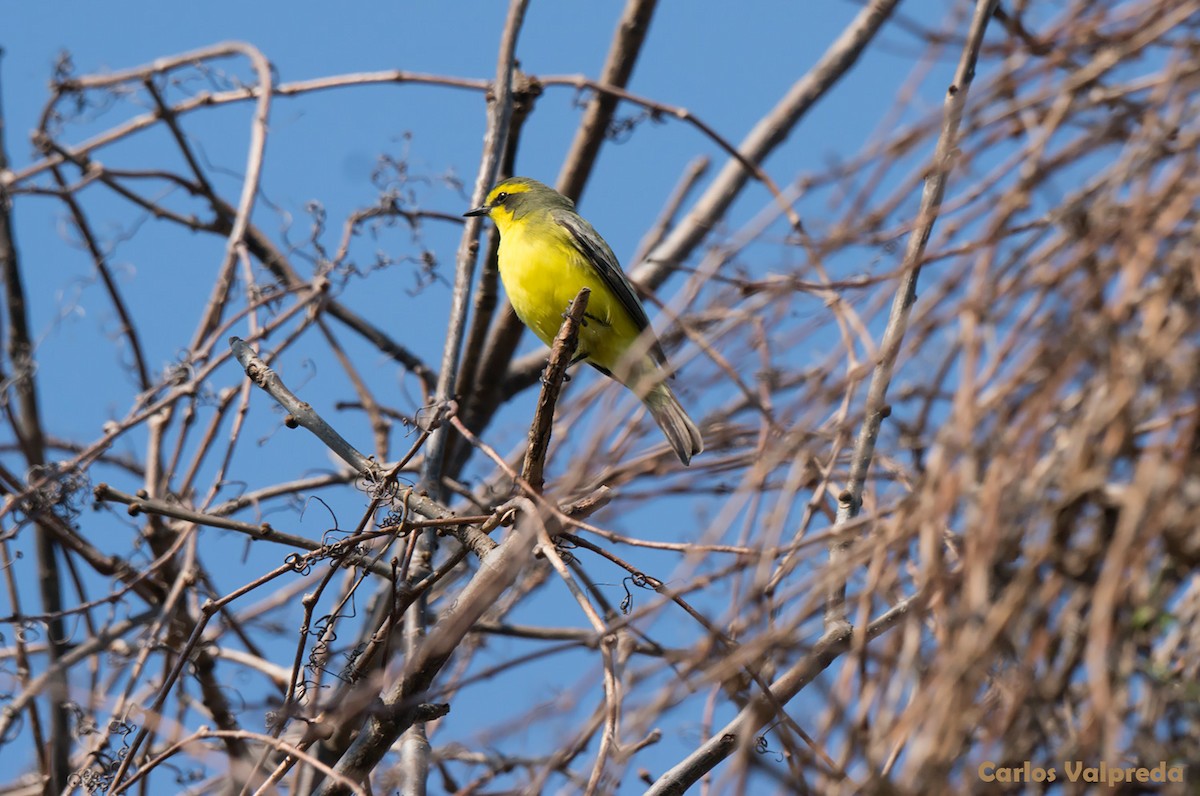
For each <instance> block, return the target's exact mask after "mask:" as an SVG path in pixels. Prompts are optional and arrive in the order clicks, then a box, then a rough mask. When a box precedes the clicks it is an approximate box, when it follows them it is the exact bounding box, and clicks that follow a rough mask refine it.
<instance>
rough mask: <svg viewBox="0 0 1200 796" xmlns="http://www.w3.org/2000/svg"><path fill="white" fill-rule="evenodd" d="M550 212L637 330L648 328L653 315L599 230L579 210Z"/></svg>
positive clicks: (655, 348)
mask: <svg viewBox="0 0 1200 796" xmlns="http://www.w3.org/2000/svg"><path fill="white" fill-rule="evenodd" d="M550 215H551V217H552V218H553V219H554V220H555V221H556V222H557V223H558V224H559V225H560V226H562V227H563V229H565V230H567V232H569V233H571V239H572V240H573V241H574V242H575V248H577V249H578V250H579V253H580V254H582V255H583V256H584V258H586V259H587V261H588V262H589V263H591V264H592V266H593V267H594V268H595V269H596V271H597V272H598V273H599V274H600V278H601V279H602V280H604V284H605V285H606V286H607V287H608V288H609V289H610V290H611V291H612V292H613V294H614V295H615V296H616V297H617V299H618V300H619V301H620V302H621V306H622V307H624V308H625V311H626V312H628V313H629V317H630V318H632V319H633V322H634V324H635V325H636V326H637V328H638V331H639V332H645V331H646V330H647V329H649V328H650V318H648V317H647V316H646V309H645V307H643V306H642V301H641V299H639V298H638V296H637V291H636V290H635V289H634V287H633V284H632V283H631V282H630V281H629V277H627V276H625V272H624V271H622V270H621V266H620V264H618V263H617V256H616V255H615V254H613V251H612V249H610V248H609V247H608V244H607V243H605V242H604V238H602V237H600V233H599V232H597V231H596V230H595V228H594V227H592V225H591V224H589V223H588V222H587V221H584V220H583V219H582V218H581V217H580V216H579V214H577V213H572V212H570V211H567V210H551V211H550ZM650 335H651V339H652V343H651V345H650V356H651V357H652V358H653V359H654V361H655V362H657V363H658V364H659V365H662V366H663V367H666V365H667V355H666V354H664V353H663V350H662V346H661V345H659V342H658V338H656V337H654V332H653V331H651V332H650Z"/></svg>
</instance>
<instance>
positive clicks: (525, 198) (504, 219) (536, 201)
mask: <svg viewBox="0 0 1200 796" xmlns="http://www.w3.org/2000/svg"><path fill="white" fill-rule="evenodd" d="M556 208H562V209H565V210H574V209H575V203H574V202H572V201H571V200H570V199H568V198H567V197H565V196H563V195H562V194H560V193H559V192H558V191H556V190H554V189H553V188H551V187H550V186H549V185H545V184H543V183H540V182H538V181H537V180H531V179H530V178H528V177H509V178H508V179H507V180H503V181H501V182H498V183H496V187H494V188H492V190H491V191H489V192H488V195H487V198H486V199H484V201H483V204H481V205H480V206H479V207H476V208H475V209H474V210H468V211H467V212H466V213H463V215H464V216H487V217H488V218H490V219H492V221H494V222H495V223H496V226H497V227H499V228H500V234H501V235H503V234H504V231H505V230H506V229H507V228H508V225H509V224H511V223H512V222H513V221H516V220H517V219H520V218H523V217H524V216H526V215H528V214H529V213H534V212H546V211H549V210H554V209H556Z"/></svg>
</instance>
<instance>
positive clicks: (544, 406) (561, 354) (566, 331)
mask: <svg viewBox="0 0 1200 796" xmlns="http://www.w3.org/2000/svg"><path fill="white" fill-rule="evenodd" d="M591 294H592V291H591V290H589V289H588V288H586V287H585V288H581V289H580V291H579V295H577V296H576V297H575V298H574V300H573V301H572V302H571V306H570V307H568V308H567V311H566V313H565V314H564V316H563V322H562V325H561V326H559V327H558V335H557V336H556V337H555V338H554V344H553V346H551V350H550V361H549V363H548V364H547V365H546V372H545V375H544V376H543V380H542V392H541V394H540V395H539V396H538V403H537V410H536V411H535V412H534V415H533V423H532V424H531V425H530V426H529V447H528V448H527V449H526V450H525V465H524V467H523V468H522V469H521V477H522V478H524V479H525V481H526V482H528V484H529V485H530V486H531V487H532V488H533V489H534V490H536V491H538V492H541V491H542V487H543V486H544V485H545V473H544V470H545V466H546V450H547V448H549V447H550V434H551V431H552V425H553V423H554V407H555V405H556V404H557V402H558V394H559V392H560V391H561V390H562V385H563V381H564V378H565V377H566V375H567V368H568V367H570V365H571V361H572V359H574V357H575V349H576V347H577V345H578V343H579V325H580V323H582V322H583V314H584V313H585V312H586V311H587V305H588V297H589V296H590V295H591Z"/></svg>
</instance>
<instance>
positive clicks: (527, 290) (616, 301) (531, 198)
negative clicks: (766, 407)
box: [465, 177, 704, 464]
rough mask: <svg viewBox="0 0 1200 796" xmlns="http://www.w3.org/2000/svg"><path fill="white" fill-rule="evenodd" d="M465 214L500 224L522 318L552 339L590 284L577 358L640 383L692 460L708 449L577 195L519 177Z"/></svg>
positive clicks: (511, 290) (507, 274) (674, 442)
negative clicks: (571, 196) (574, 301)
mask: <svg viewBox="0 0 1200 796" xmlns="http://www.w3.org/2000/svg"><path fill="white" fill-rule="evenodd" d="M465 215H468V216H488V217H489V218H491V219H492V221H494V222H495V224H496V228H497V229H499V230H500V252H499V265H500V279H501V280H502V281H503V282H504V289H505V291H506V292H507V293H508V300H509V301H510V302H512V306H513V309H514V310H515V311H516V313H517V317H518V318H520V319H521V321H522V323H524V324H525V325H526V326H528V327H529V328H530V329H532V330H533V332H534V334H536V335H537V336H538V337H539V338H541V340H542V342H543V343H545V344H546V345H551V344H552V343H553V341H554V336H555V334H557V333H558V327H559V325H560V324H561V323H562V316H563V311H564V310H565V309H566V308H567V306H568V305H569V304H570V303H571V300H572V299H574V298H575V296H576V295H577V294H578V293H579V289H580V288H584V287H587V288H590V289H591V291H592V295H591V297H590V298H589V299H588V306H587V313H586V314H585V315H584V321H583V325H582V328H581V329H580V330H579V348H578V351H577V354H576V359H577V360H582V361H584V362H587V363H588V364H589V365H591V366H592V367H594V368H596V369H597V370H599V371H600V372H601V373H604V374H606V375H608V376H611V377H612V378H614V379H616V380H617V381H619V382H621V383H622V384H624V385H625V386H626V387H628V388H629V389H631V390H633V391H634V393H635V394H636V395H637V396H638V397H639V398H640V399H641V400H642V402H643V403H644V404H645V405H646V409H648V410H649V412H650V415H651V416H652V417H653V418H654V420H655V421H656V422H657V423H658V425H659V427H660V428H662V430H663V434H665V435H666V437H667V441H668V442H670V443H671V447H672V448H674V449H675V453H677V454H678V455H679V459H680V461H682V462H683V463H684V464H687V463H689V462H690V461H691V459H692V457H693V456H695V455H696V454H697V453H699V452H700V451H702V450H703V449H704V442H703V441H702V440H701V438H700V431H699V429H697V428H696V424H695V423H693V422H692V419H691V418H690V417H688V415H687V412H685V411H684V410H683V407H682V406H680V405H679V399H677V398H676V397H675V393H673V392H671V388H670V387H669V386H668V385H667V383H666V378H667V377H668V375H669V374H668V367H667V358H666V355H665V354H663V350H662V346H660V345H659V343H658V340H657V339H656V338H655V337H654V331H653V330H652V329H651V328H650V319H649V318H647V317H646V310H645V308H643V307H642V302H641V301H640V300H639V299H638V297H637V292H636V291H635V290H634V288H633V285H631V284H630V283H629V279H628V278H627V277H626V276H625V274H624V273H623V272H622V271H621V266H620V265H619V264H618V263H617V258H616V255H614V254H613V252H612V249H610V248H609V246H608V244H607V243H605V242H604V238H602V237H600V233H598V232H596V230H595V229H593V228H592V225H591V224H589V223H588V222H587V221H584V220H583V218H582V217H581V216H580V215H579V214H578V213H576V212H575V204H574V203H573V202H572V201H571V200H570V199H568V198H567V197H565V196H563V195H562V194H560V193H559V192H558V191H556V190H554V189H553V188H551V187H549V186H548V185H543V184H542V183H540V182H538V181H537V180H531V179H529V178H527V177H511V178H509V179H507V180H504V181H503V182H500V183H498V184H497V185H496V187H495V188H493V189H492V190H491V193H489V194H488V195H487V199H486V200H485V201H484V203H483V204H482V205H480V206H479V207H477V208H475V209H474V210H471V211H470V212H468V213H466V214H465Z"/></svg>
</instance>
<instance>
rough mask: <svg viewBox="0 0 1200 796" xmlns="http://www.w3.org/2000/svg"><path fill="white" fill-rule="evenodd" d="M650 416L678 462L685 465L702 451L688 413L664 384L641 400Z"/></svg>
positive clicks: (699, 440) (702, 444)
mask: <svg viewBox="0 0 1200 796" xmlns="http://www.w3.org/2000/svg"><path fill="white" fill-rule="evenodd" d="M642 402H643V403H644V404H646V409H648V410H649V411H650V416H651V417H653V418H654V422H656V423H658V427H659V428H661V429H662V430H663V434H665V435H666V437H667V442H669V443H671V447H672V448H674V449H675V453H676V455H678V456H679V461H681V462H683V463H684V465H687V464H688V463H690V462H691V460H692V457H693V456H695V455H696V454H697V453H700V452H701V451H702V450H704V440H703V439H701V438H700V429H698V428H696V424H695V423H693V422H692V419H691V418H690V417H688V413H687V412H685V411H684V410H683V407H682V406H680V405H679V399H678V398H676V397H675V393H673V392H671V388H670V387H668V386H667V385H666V383H664V382H659V383H658V384H656V385H655V386H654V387H652V388H651V389H650V391H649V392H648V393H647V394H646V397H645V398H643V399H642Z"/></svg>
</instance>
